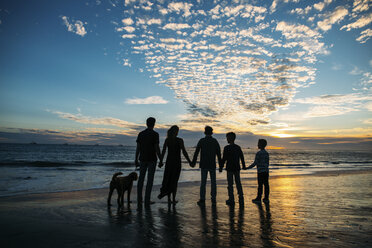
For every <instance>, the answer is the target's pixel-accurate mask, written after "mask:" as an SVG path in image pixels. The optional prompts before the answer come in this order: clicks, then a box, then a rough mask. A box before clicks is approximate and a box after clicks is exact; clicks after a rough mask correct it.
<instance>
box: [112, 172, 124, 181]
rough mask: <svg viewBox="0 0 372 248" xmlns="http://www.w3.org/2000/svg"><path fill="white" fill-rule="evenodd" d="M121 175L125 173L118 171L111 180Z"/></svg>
mask: <svg viewBox="0 0 372 248" xmlns="http://www.w3.org/2000/svg"><path fill="white" fill-rule="evenodd" d="M119 175H123V173H122V172H116V173H115V174H114V175H113V176H112V179H111V180H115V178H116V177H117V176H119Z"/></svg>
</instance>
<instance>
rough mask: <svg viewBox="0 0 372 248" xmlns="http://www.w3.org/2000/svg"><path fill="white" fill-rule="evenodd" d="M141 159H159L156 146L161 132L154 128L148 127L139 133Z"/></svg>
mask: <svg viewBox="0 0 372 248" xmlns="http://www.w3.org/2000/svg"><path fill="white" fill-rule="evenodd" d="M136 141H137V143H138V145H139V152H140V154H139V160H140V161H142V162H153V161H155V162H156V160H157V156H156V149H155V146H156V145H157V144H159V134H158V133H157V132H155V131H154V130H152V129H146V130H144V131H142V132H140V133H139V134H138V137H137V140H136Z"/></svg>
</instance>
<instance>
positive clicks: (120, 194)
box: [117, 190, 122, 207]
mask: <svg viewBox="0 0 372 248" xmlns="http://www.w3.org/2000/svg"><path fill="white" fill-rule="evenodd" d="M117 191H118V206H119V207H121V197H122V191H121V190H117Z"/></svg>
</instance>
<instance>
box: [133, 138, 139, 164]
mask: <svg viewBox="0 0 372 248" xmlns="http://www.w3.org/2000/svg"><path fill="white" fill-rule="evenodd" d="M139 152H140V149H139V143H138V142H137V147H136V157H135V158H134V165H135V166H136V167H138V166H139V163H138V156H139Z"/></svg>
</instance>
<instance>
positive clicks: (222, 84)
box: [118, 0, 367, 131]
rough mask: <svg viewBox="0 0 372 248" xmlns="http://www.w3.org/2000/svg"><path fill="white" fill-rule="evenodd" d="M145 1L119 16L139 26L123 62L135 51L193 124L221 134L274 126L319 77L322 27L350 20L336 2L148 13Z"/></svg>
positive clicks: (174, 6) (164, 5)
mask: <svg viewBox="0 0 372 248" xmlns="http://www.w3.org/2000/svg"><path fill="white" fill-rule="evenodd" d="M331 3H332V4H331ZM143 5H146V6H147V4H145V1H142V0H138V1H136V2H130V3H128V5H127V6H126V9H125V12H124V16H123V17H122V18H120V20H127V19H128V18H130V19H131V20H133V23H132V22H131V21H130V20H129V19H128V20H127V21H125V23H127V24H130V25H128V26H126V27H135V32H134V31H133V33H128V31H127V33H126V34H124V35H122V37H123V38H124V39H123V40H122V48H123V50H124V51H121V54H125V56H124V55H123V58H121V59H120V61H125V62H126V63H125V64H130V61H129V60H127V59H128V58H132V56H130V55H135V58H136V59H137V58H139V59H143V62H144V63H143V64H144V66H141V67H140V68H138V70H139V71H145V72H147V73H149V74H150V77H152V78H153V79H155V80H156V83H157V84H159V85H162V86H165V87H167V88H169V89H171V90H172V91H173V92H174V96H175V98H176V99H177V100H178V101H179V102H181V103H183V104H184V106H185V109H186V110H187V111H188V115H187V118H183V119H182V121H183V123H187V127H188V128H191V129H193V128H195V126H196V123H199V122H198V121H200V120H204V121H206V120H208V121H209V122H210V123H213V125H215V126H216V128H217V129H218V130H221V131H223V130H226V129H231V130H233V129H240V130H244V131H250V129H252V128H255V127H257V126H261V127H262V126H265V127H267V126H270V125H271V122H272V119H271V118H270V115H272V114H273V113H275V112H276V111H279V110H280V109H285V108H287V107H288V106H289V105H290V104H291V103H292V102H293V101H294V99H295V96H296V94H297V93H298V92H299V91H300V90H301V88H305V87H309V86H311V85H312V84H314V83H315V82H316V72H317V67H316V63H317V62H318V61H319V57H320V56H326V55H328V54H330V49H331V48H332V45H327V43H326V42H327V41H328V40H327V39H325V37H324V35H325V34H324V31H327V30H330V29H331V28H332V27H333V26H334V25H336V24H338V23H341V21H344V20H345V18H346V17H347V18H349V19H347V20H348V21H350V20H351V19H350V18H351V17H349V16H348V13H349V12H350V11H351V8H350V6H338V5H337V4H336V2H335V1H331V0H324V1H318V2H316V3H315V4H313V5H310V6H305V7H303V5H304V4H303V3H300V1H298V0H274V1H273V2H272V4H271V6H268V5H266V4H264V3H261V2H260V1H256V2H254V3H246V2H245V1H232V2H229V4H226V2H214V3H211V4H205V2H203V1H194V2H192V4H191V2H187V1H186V2H185V1H184V2H182V1H176V2H168V1H161V2H158V1H155V2H153V4H152V5H151V12H147V10H146V11H145V10H144V9H143V8H142V6H143ZM284 5H287V9H288V8H293V9H294V12H293V13H298V14H301V15H303V16H304V17H303V18H297V17H296V18H292V20H291V19H290V18H286V19H285V20H283V19H279V18H278V15H277V14H276V13H274V12H276V11H277V10H278V9H280V8H282V7H283V6H284ZM339 5H340V4H339ZM337 6H338V7H337ZM300 7H301V8H300ZM331 8H332V9H331ZM325 10H327V12H325V13H323V12H322V13H318V12H320V11H325ZM270 11H271V12H270ZM314 12H316V14H313V13H314ZM272 13H274V14H272ZM309 15H310V16H309ZM149 20H153V21H149ZM155 20H157V21H155ZM308 20H311V21H308ZM154 24H156V25H154ZM317 24H318V25H317ZM118 25H119V24H118ZM150 25H152V26H151V27H150ZM124 27H125V25H124ZM124 27H119V29H120V30H121V31H125V30H124V29H123V28H124ZM364 40H367V37H362V38H361V41H364ZM128 55H129V56H128ZM124 59H125V60H124ZM132 64H133V66H134V65H139V64H140V63H137V61H136V63H132ZM129 100H134V102H143V101H144V99H138V98H134V99H127V100H126V102H127V103H128V101H129ZM129 102H130V101H129ZM147 102H149V101H148V100H147ZM359 104H360V102H359ZM354 105H358V104H357V103H355V104H354ZM313 107H314V106H313ZM341 107H343V106H339V107H338V110H340V109H341ZM315 110H316V109H315ZM315 110H314V111H315ZM319 111H320V110H319ZM319 111H318V112H319ZM323 112H326V111H323ZM339 112H340V111H339ZM328 113H330V112H329V111H328ZM333 114H334V113H333ZM218 121H220V122H218ZM222 122H223V123H222ZM193 125H194V126H193Z"/></svg>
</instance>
